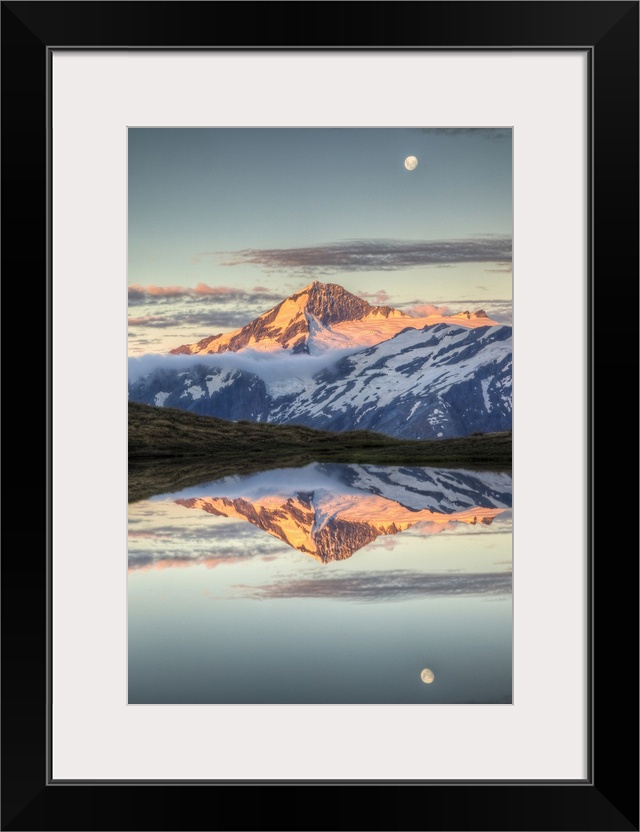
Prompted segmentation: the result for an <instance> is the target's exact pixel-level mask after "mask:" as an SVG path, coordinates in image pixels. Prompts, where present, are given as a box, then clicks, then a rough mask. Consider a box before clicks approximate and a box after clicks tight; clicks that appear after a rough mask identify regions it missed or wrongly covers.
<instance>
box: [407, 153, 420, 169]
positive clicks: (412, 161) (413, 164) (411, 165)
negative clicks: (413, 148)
mask: <svg viewBox="0 0 640 832" xmlns="http://www.w3.org/2000/svg"><path fill="white" fill-rule="evenodd" d="M404 166H405V168H406V169H407V170H415V169H416V168H417V167H418V160H417V159H416V157H415V156H407V158H406V159H405V160H404Z"/></svg>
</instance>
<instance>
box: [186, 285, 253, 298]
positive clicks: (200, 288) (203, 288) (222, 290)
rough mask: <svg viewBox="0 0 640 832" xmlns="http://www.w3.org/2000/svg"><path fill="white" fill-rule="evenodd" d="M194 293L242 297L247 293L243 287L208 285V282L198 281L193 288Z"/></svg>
mask: <svg viewBox="0 0 640 832" xmlns="http://www.w3.org/2000/svg"><path fill="white" fill-rule="evenodd" d="M188 291H189V292H191V291H193V294H194V295H215V296H216V297H221V296H231V297H236V298H237V297H240V296H242V295H244V294H245V292H243V291H242V290H241V289H234V288H232V287H231V286H207V284H206V283H198V284H197V286H195V287H194V289H193V290H191V289H189V290H188Z"/></svg>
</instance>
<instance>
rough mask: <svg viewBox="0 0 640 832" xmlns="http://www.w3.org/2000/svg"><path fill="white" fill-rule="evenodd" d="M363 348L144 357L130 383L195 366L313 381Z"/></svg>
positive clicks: (134, 362) (132, 369) (133, 366)
mask: <svg viewBox="0 0 640 832" xmlns="http://www.w3.org/2000/svg"><path fill="white" fill-rule="evenodd" d="M359 349H361V347H354V348H351V349H343V350H328V351H327V352H324V353H322V354H321V355H289V354H288V353H285V352H284V350H283V351H282V352H276V353H264V352H257V351H255V350H249V349H245V350H242V352H222V353H215V354H212V355H142V356H140V357H136V356H132V357H130V358H129V381H130V382H133V381H137V380H138V379H139V378H143V377H144V376H147V375H149V373H153V372H155V371H158V370H174V371H176V372H182V371H183V370H188V369H190V368H191V367H194V366H195V365H200V366H202V365H204V366H205V367H220V368H221V369H225V370H230V369H232V370H244V371H245V372H248V373H255V374H256V375H257V376H259V377H260V378H261V379H263V380H264V381H265V382H271V381H279V380H280V379H285V378H291V377H296V378H311V376H312V375H314V374H315V373H318V372H320V370H324V369H325V368H326V367H330V366H331V365H332V364H335V362H336V361H339V360H340V359H341V358H344V357H345V356H346V355H352V354H353V353H354V352H357V351H358V350H359Z"/></svg>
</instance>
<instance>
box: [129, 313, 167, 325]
mask: <svg viewBox="0 0 640 832" xmlns="http://www.w3.org/2000/svg"><path fill="white" fill-rule="evenodd" d="M161 321H164V318H160V317H158V316H157V315H145V316H144V317H142V318H131V317H130V318H129V319H128V324H129V326H147V325H148V324H152V323H159V322H161Z"/></svg>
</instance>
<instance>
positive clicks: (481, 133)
mask: <svg viewBox="0 0 640 832" xmlns="http://www.w3.org/2000/svg"><path fill="white" fill-rule="evenodd" d="M420 132H421V133H427V134H429V133H439V134H440V135H443V136H451V137H452V138H455V137H456V136H471V137H478V138H481V139H488V140H489V141H505V140H507V139H509V140H510V139H511V128H510V127H422V128H421V129H420Z"/></svg>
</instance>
